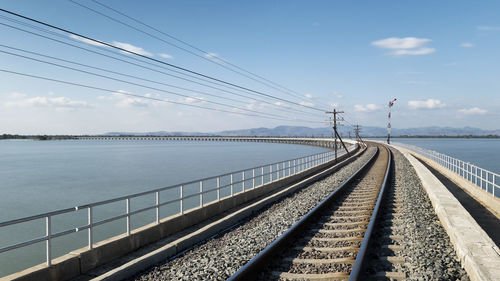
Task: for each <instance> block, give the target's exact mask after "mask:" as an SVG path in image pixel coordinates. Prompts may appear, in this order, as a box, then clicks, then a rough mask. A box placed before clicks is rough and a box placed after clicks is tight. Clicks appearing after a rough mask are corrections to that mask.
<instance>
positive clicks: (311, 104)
mask: <svg viewBox="0 0 500 281" xmlns="http://www.w3.org/2000/svg"><path fill="white" fill-rule="evenodd" d="M300 105H303V106H314V103H312V102H305V101H301V102H300Z"/></svg>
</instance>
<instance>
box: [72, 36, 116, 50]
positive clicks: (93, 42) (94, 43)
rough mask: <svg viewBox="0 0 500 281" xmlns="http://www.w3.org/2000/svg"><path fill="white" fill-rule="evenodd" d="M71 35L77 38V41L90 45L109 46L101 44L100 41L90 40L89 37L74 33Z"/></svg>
mask: <svg viewBox="0 0 500 281" xmlns="http://www.w3.org/2000/svg"><path fill="white" fill-rule="evenodd" d="M69 37H71V38H72V39H75V40H77V41H80V42H83V43H85V44H89V45H93V46H100V47H107V46H106V45H104V44H101V43H99V42H95V41H92V40H89V39H87V38H83V37H80V36H77V35H74V34H71V35H70V36H69ZM99 41H101V40H99Z"/></svg>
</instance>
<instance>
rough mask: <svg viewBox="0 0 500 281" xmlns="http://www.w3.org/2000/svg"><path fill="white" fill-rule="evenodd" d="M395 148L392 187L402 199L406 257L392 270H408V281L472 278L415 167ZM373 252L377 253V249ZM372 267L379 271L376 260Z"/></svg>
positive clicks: (403, 243) (400, 254)
mask: <svg viewBox="0 0 500 281" xmlns="http://www.w3.org/2000/svg"><path fill="white" fill-rule="evenodd" d="M392 151H393V154H394V162H395V175H394V176H393V179H392V180H393V183H394V185H393V186H392V187H391V188H392V189H393V192H395V193H397V194H398V197H400V198H401V199H403V201H402V202H403V204H402V208H401V209H400V210H399V211H398V213H401V214H402V216H400V217H399V219H401V220H402V223H401V224H400V225H401V226H402V228H403V229H402V230H401V232H399V233H397V234H398V235H402V236H403V237H404V238H403V240H402V241H401V244H402V245H403V246H404V249H403V250H402V251H401V252H400V253H399V254H398V256H400V257H404V258H405V263H403V264H400V265H397V266H396V268H393V271H398V272H405V273H406V277H407V280H464V281H465V280H469V278H468V276H467V273H466V272H465V270H464V269H462V268H461V265H460V261H459V260H458V258H457V255H456V254H455V251H454V249H453V246H452V244H451V242H450V238H449V236H448V235H447V234H446V231H445V229H444V228H443V226H442V225H441V223H440V221H439V218H438V217H437V215H436V213H435V212H434V209H433V207H432V203H431V201H430V199H429V197H428V196H427V193H426V192H425V190H424V188H423V186H422V184H421V182H420V179H419V178H418V176H417V174H416V172H415V170H414V168H413V166H412V165H411V164H410V162H409V161H408V160H407V159H406V158H405V157H404V155H403V154H401V153H400V152H399V151H398V150H396V149H392ZM389 191H390V190H389ZM377 231H385V230H381V229H378V230H377ZM372 251H373V252H375V253H372V256H375V255H376V252H377V249H376V248H373V249H372ZM370 266H371V267H372V268H371V269H370ZM370 266H368V268H369V269H368V270H369V271H371V274H373V272H375V271H380V268H378V269H377V268H376V262H370ZM368 275H370V274H368Z"/></svg>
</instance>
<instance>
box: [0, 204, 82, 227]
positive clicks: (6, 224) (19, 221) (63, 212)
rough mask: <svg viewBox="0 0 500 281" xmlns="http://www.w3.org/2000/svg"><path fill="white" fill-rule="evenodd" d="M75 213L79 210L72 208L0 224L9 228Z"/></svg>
mask: <svg viewBox="0 0 500 281" xmlns="http://www.w3.org/2000/svg"><path fill="white" fill-rule="evenodd" d="M74 211H78V209H77V208H76V207H72V208H67V209H62V210H57V211H52V212H48V213H43V214H39V215H34V216H29V217H25V218H20V219H14V220H10V221H5V222H2V223H0V227H4V226H9V225H13V224H18V223H22V222H27V221H33V220H38V219H43V218H46V217H51V216H55V215H60V214H65V213H69V212H74Z"/></svg>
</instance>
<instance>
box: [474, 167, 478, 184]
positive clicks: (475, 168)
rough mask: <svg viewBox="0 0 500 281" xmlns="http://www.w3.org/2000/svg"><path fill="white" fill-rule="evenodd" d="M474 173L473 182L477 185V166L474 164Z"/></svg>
mask: <svg viewBox="0 0 500 281" xmlns="http://www.w3.org/2000/svg"><path fill="white" fill-rule="evenodd" d="M474 175H475V178H474V184H475V185H477V167H476V166H474Z"/></svg>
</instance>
